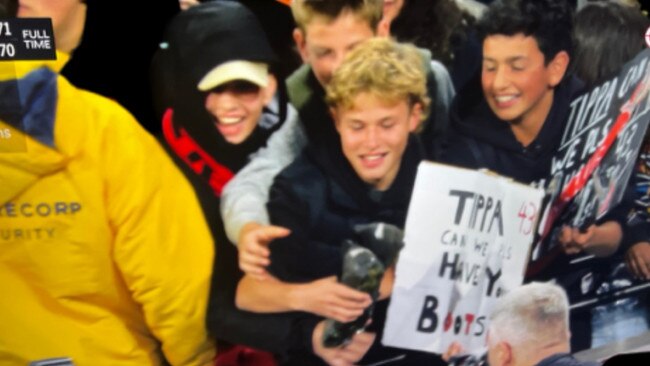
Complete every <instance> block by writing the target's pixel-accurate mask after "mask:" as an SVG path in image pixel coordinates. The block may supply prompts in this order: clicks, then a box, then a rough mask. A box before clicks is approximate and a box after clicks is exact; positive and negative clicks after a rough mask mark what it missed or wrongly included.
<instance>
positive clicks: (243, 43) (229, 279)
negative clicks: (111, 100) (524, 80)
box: [156, 1, 295, 354]
mask: <svg viewBox="0 0 650 366" xmlns="http://www.w3.org/2000/svg"><path fill="white" fill-rule="evenodd" d="M165 41H166V43H165V44H166V47H165V48H161V49H160V50H159V53H158V54H157V60H156V61H157V69H156V74H157V75H158V76H159V77H160V78H161V79H160V82H161V85H160V87H161V88H163V89H161V90H159V92H160V95H159V96H158V97H159V99H158V100H159V107H161V108H165V109H167V112H166V113H165V115H164V117H163V137H161V139H160V140H161V142H162V145H163V146H164V147H165V148H166V149H167V151H168V152H169V154H170V155H171V157H172V159H173V160H174V162H175V163H176V164H177V166H178V167H179V168H180V169H181V170H182V171H183V173H185V175H186V177H187V178H188V180H189V181H190V182H191V183H192V185H193V187H194V189H195V192H196V194H197V196H198V197H199V201H200V203H201V206H202V208H203V212H204V215H205V217H206V220H207V222H208V224H209V225H210V229H211V231H212V234H213V238H214V240H215V245H216V253H217V254H216V256H215V264H214V273H213V278H212V285H211V292H210V300H209V304H208V312H207V313H208V314H207V321H206V322H207V328H208V331H209V332H210V334H211V335H212V336H213V337H214V338H216V339H217V340H220V341H226V342H228V343H233V344H243V345H248V346H251V347H254V348H258V349H262V350H266V351H270V352H273V353H276V354H282V353H284V352H286V349H287V348H290V347H291V344H293V343H294V341H293V339H294V338H295V336H294V335H293V334H292V333H291V332H290V329H291V324H292V323H293V321H294V319H295V315H293V314H256V313H252V312H247V311H242V310H239V309H237V307H236V306H235V293H236V288H237V283H238V282H239V280H240V279H241V278H242V276H243V274H242V272H241V271H240V270H239V267H238V258H237V257H238V253H237V247H236V246H235V245H233V244H232V243H230V241H229V240H228V239H227V237H226V235H225V232H224V229H223V222H222V219H221V215H220V211H219V205H220V195H221V188H223V185H225V184H226V183H227V182H228V180H229V179H230V178H232V176H233V174H235V173H237V171H239V170H240V169H241V168H242V167H243V166H244V165H245V164H246V163H247V162H248V161H249V158H250V155H251V154H252V153H254V152H255V151H257V150H258V149H260V148H261V147H263V146H265V144H266V141H267V139H268V138H269V136H270V135H271V134H272V133H273V132H274V131H275V130H277V129H278V128H279V127H280V126H281V125H282V124H283V123H284V121H285V119H286V118H287V114H286V105H287V98H286V93H284V92H282V91H280V92H279V93H278V95H277V96H276V97H277V98H276V100H275V103H274V105H273V106H272V107H270V108H269V107H268V106H267V107H265V109H264V111H263V114H262V116H261V118H260V120H259V122H258V125H257V127H256V128H255V130H254V131H253V133H252V134H251V135H250V136H249V137H248V138H247V139H246V140H245V141H244V142H243V143H241V144H238V145H233V144H230V143H228V142H227V141H226V140H225V139H224V138H223V136H222V135H221V134H220V133H219V132H218V130H217V129H216V128H215V126H214V121H213V118H212V116H211V115H210V114H209V113H208V112H207V111H206V110H205V107H204V100H205V93H203V92H200V91H199V90H198V89H197V85H198V83H199V80H201V78H202V77H203V75H205V74H206V73H207V72H208V71H210V70H211V69H212V68H213V67H215V66H216V65H219V64H221V63H223V62H227V61H231V60H248V61H260V62H266V63H272V61H273V60H274V58H275V56H274V53H273V51H272V50H271V48H270V46H269V45H268V43H267V42H266V40H265V35H264V32H263V31H262V29H261V26H260V25H259V24H258V22H257V20H256V18H255V16H254V15H253V14H252V13H251V12H250V11H249V10H247V9H246V8H245V7H243V6H242V5H240V4H238V3H236V2H231V1H215V2H209V3H205V4H201V5H199V6H196V7H192V8H190V9H188V10H186V11H184V12H182V13H180V14H179V15H178V16H177V17H176V18H174V19H173V21H172V22H171V23H170V25H169V27H168V29H167V32H166V35H165ZM279 84H281V83H279ZM272 104H273V103H272ZM188 270H191V268H190V269H188Z"/></svg>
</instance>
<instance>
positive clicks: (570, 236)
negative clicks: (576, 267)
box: [558, 225, 596, 254]
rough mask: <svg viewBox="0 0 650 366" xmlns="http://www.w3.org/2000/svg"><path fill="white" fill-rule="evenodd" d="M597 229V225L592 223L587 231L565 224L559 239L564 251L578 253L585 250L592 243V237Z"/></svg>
mask: <svg viewBox="0 0 650 366" xmlns="http://www.w3.org/2000/svg"><path fill="white" fill-rule="evenodd" d="M595 230H596V225H591V226H589V227H588V228H587V230H586V231H582V230H580V229H578V228H575V227H570V226H563V227H562V231H561V232H560V236H559V237H558V240H559V242H560V245H562V249H564V253H566V254H578V253H580V252H582V251H584V250H585V249H586V248H587V247H588V246H589V243H590V240H591V238H592V237H593V235H594V231H595Z"/></svg>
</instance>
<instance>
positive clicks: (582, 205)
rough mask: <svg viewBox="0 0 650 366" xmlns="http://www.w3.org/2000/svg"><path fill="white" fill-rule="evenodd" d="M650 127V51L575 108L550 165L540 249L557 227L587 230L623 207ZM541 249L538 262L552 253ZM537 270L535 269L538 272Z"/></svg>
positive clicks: (573, 105) (582, 98)
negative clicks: (624, 196) (649, 124)
mask: <svg viewBox="0 0 650 366" xmlns="http://www.w3.org/2000/svg"><path fill="white" fill-rule="evenodd" d="M649 122H650V49H646V50H644V51H642V52H641V53H639V54H638V55H637V56H636V57H635V58H634V59H633V60H632V61H630V62H628V63H627V64H625V66H623V68H622V70H621V71H620V72H619V74H618V75H617V76H616V77H614V78H612V79H610V80H607V81H606V82H604V83H602V84H600V85H598V86H596V87H595V88H593V89H592V90H590V91H589V92H588V93H586V94H584V95H582V96H580V97H578V98H577V99H575V100H574V101H573V102H571V110H570V113H569V119H568V120H567V123H566V127H565V130H564V134H563V137H562V140H561V143H560V148H559V150H558V152H557V153H556V154H555V156H554V157H553V160H552V165H551V176H550V178H549V180H548V181H549V182H550V184H549V187H548V188H547V191H548V192H549V193H550V194H551V197H550V204H549V208H548V211H547V214H546V215H545V218H544V219H543V220H542V223H541V225H540V228H539V232H540V234H541V236H540V238H541V239H540V241H539V242H540V243H541V242H542V241H543V240H544V239H545V238H546V237H547V236H548V235H549V234H550V232H551V229H552V228H553V227H554V226H557V223H558V222H561V223H563V224H567V225H571V226H573V227H582V228H584V227H587V226H589V225H591V224H592V223H593V222H594V221H595V220H597V219H599V218H602V217H603V216H604V215H605V214H607V213H608V212H609V211H610V210H611V209H612V208H614V207H615V206H616V205H617V204H618V203H620V202H621V199H622V198H623V194H624V193H625V189H626V187H627V184H628V181H629V179H630V176H631V174H632V171H633V170H634V166H635V164H636V158H637V155H638V152H639V150H640V148H641V144H642V143H643V140H644V137H645V132H646V129H647V128H648V123H649ZM545 243H549V247H548V248H542V247H541V245H540V246H538V247H536V248H535V249H534V251H533V260H538V259H542V257H543V256H545V255H546V253H547V252H548V251H549V250H551V249H552V245H553V243H552V242H551V241H549V240H546V241H545ZM535 267H537V264H535V265H533V266H531V268H530V269H535Z"/></svg>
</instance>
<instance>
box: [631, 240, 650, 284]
mask: <svg viewBox="0 0 650 366" xmlns="http://www.w3.org/2000/svg"><path fill="white" fill-rule="evenodd" d="M625 263H626V264H627V268H628V269H629V270H630V272H631V273H632V275H633V276H634V277H636V278H641V279H645V280H650V242H647V241H643V242H640V243H636V244H634V245H633V246H632V247H631V248H630V249H628V250H627V253H625Z"/></svg>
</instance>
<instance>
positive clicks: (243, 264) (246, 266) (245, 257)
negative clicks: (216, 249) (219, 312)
mask: <svg viewBox="0 0 650 366" xmlns="http://www.w3.org/2000/svg"><path fill="white" fill-rule="evenodd" d="M289 233H291V231H290V230H289V229H286V228H283V227H280V226H271V225H260V224H258V223H256V222H249V223H247V224H246V225H244V226H243V227H242V229H241V231H240V233H239V240H238V241H237V248H238V249H239V268H241V270H242V271H244V273H246V274H248V275H250V276H251V277H253V278H255V279H259V280H263V279H265V278H267V276H268V274H267V272H266V269H265V267H266V266H268V265H269V264H270V263H271V261H270V260H269V256H270V255H271V252H270V251H269V248H268V246H269V244H270V243H271V241H273V240H274V239H278V238H282V237H285V236H287V235H289Z"/></svg>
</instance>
